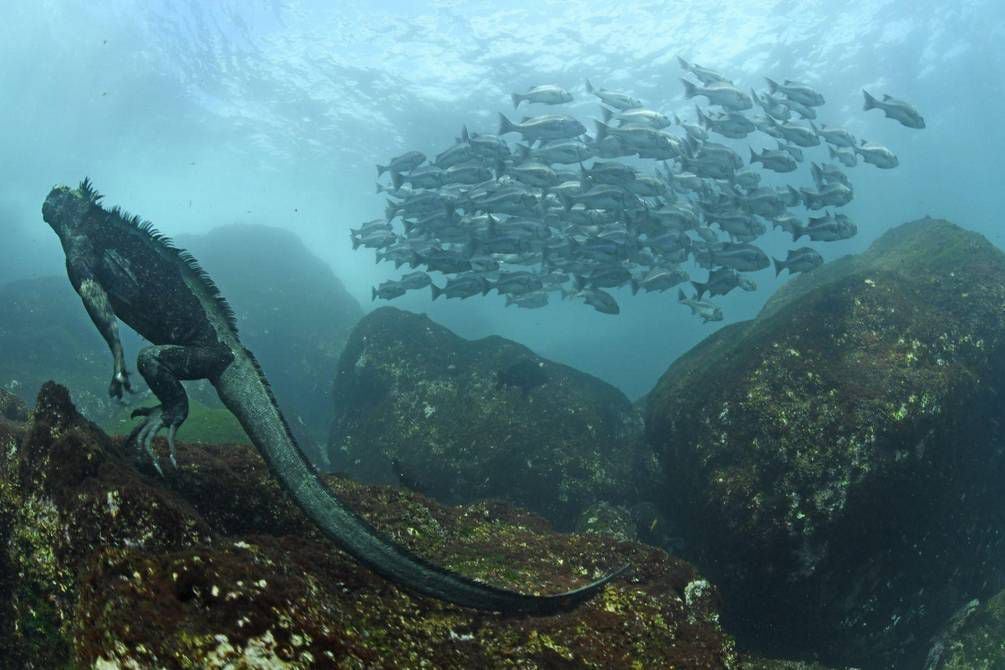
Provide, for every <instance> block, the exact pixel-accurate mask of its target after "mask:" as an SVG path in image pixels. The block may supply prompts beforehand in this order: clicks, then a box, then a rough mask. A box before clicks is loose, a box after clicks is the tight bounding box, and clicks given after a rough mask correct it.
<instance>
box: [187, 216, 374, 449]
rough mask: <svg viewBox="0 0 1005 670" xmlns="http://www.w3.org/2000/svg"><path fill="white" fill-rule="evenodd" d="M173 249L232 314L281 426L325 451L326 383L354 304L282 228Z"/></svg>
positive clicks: (192, 238) (354, 314) (211, 237)
mask: <svg viewBox="0 0 1005 670" xmlns="http://www.w3.org/2000/svg"><path fill="white" fill-rule="evenodd" d="M177 243H178V246H181V247H184V248H186V249H188V250H189V251H190V252H191V253H192V255H194V256H195V257H196V258H198V259H199V262H200V263H201V264H202V266H203V268H205V269H206V271H207V272H209V274H210V276H211V277H213V280H214V281H215V282H216V283H217V285H218V286H219V287H220V290H221V291H222V292H223V295H224V296H226V298H227V300H228V302H230V305H231V307H233V308H234V312H235V314H236V316H237V326H238V329H239V330H240V333H241V340H242V341H243V342H244V343H245V345H247V347H248V348H249V349H251V351H253V352H254V353H255V357H256V358H257V359H258V361H259V362H260V363H261V364H262V367H263V368H264V370H265V373H266V375H267V376H268V377H269V381H270V383H271V384H272V388H273V390H274V391H275V393H276V397H277V398H278V399H279V402H280V405H282V407H283V410H284V412H285V413H286V414H287V415H288V416H287V419H288V420H289V421H290V423H291V424H293V425H294V426H301V428H302V430H303V431H305V432H306V433H307V434H308V435H309V436H310V437H311V438H312V439H313V441H315V442H317V443H318V444H322V445H323V444H324V443H325V440H326V438H327V434H328V427H329V425H330V424H331V418H332V396H331V390H332V389H331V384H332V378H333V376H334V374H335V370H336V367H337V365H338V357H339V354H340V353H341V352H342V348H343V347H344V346H345V342H346V339H347V338H348V336H349V332H350V331H351V330H352V328H353V326H355V325H356V322H357V321H359V319H360V318H361V317H362V316H363V310H362V308H361V307H360V305H359V303H358V302H357V301H356V299H355V298H353V297H352V296H351V295H349V293H348V292H347V291H346V290H345V287H344V286H343V285H342V282H341V281H340V280H339V279H338V277H336V276H335V274H334V273H333V272H332V270H331V268H330V267H329V266H328V264H327V263H325V262H324V261H322V260H321V259H320V258H318V257H317V256H315V255H314V254H312V253H311V252H310V251H309V250H308V249H307V247H305V246H304V244H303V242H301V241H300V238H298V237H297V236H296V235H295V234H294V233H292V232H290V231H288V230H284V229H282V228H272V227H269V226H260V225H245V224H234V225H229V226H222V227H220V228H215V229H213V230H211V231H209V232H208V233H206V234H205V235H182V236H179V237H178V239H177ZM317 455H318V453H315V454H314V456H317Z"/></svg>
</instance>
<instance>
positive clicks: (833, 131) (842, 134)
mask: <svg viewBox="0 0 1005 670" xmlns="http://www.w3.org/2000/svg"><path fill="white" fill-rule="evenodd" d="M810 128H812V129H813V132H815V133H816V134H817V136H818V137H822V138H823V139H824V141H826V142H827V144H833V145H834V146H836V147H845V148H849V147H854V146H855V145H856V144H858V141H857V140H856V139H855V137H854V136H853V135H852V134H851V133H849V132H848V131H847V130H845V129H844V128H828V127H827V126H826V125H821V126H820V127H819V128H817V127H816V126H815V125H813V122H812V121H810Z"/></svg>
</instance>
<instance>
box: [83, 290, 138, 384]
mask: <svg viewBox="0 0 1005 670" xmlns="http://www.w3.org/2000/svg"><path fill="white" fill-rule="evenodd" d="M77 292H78V293H79V294H80V298H81V299H82V300H83V301H84V308H85V309H86V310H87V313H88V314H89V315H90V317H91V321H93V322H94V325H95V326H97V328H98V332H100V333H101V336H102V337H103V338H104V339H105V343H106V344H108V348H109V349H110V350H111V352H112V358H113V359H114V362H113V369H112V381H111V383H110V384H109V385H108V395H110V396H111V397H113V398H118V399H119V400H121V399H122V390H123V389H125V390H126V391H129V392H130V393H131V392H132V390H133V388H132V386H131V385H130V383H129V373H128V372H127V371H126V359H125V355H124V354H123V352H122V342H121V341H120V340H119V324H118V320H117V319H116V317H115V311H114V310H113V309H112V304H111V302H109V300H108V294H107V293H106V292H105V289H104V288H102V286H101V284H99V283H98V282H97V281H96V280H95V279H94V278H92V277H86V278H84V279H82V280H81V281H80V284H79V288H78V289H77Z"/></svg>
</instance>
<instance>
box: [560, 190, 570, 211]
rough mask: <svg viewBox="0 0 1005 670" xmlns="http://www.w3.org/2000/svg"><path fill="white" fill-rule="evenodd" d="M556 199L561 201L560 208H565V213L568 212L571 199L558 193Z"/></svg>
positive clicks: (565, 194)
mask: <svg viewBox="0 0 1005 670" xmlns="http://www.w3.org/2000/svg"><path fill="white" fill-rule="evenodd" d="M558 197H559V198H560V199H561V201H562V207H564V208H565V211H567V212H568V211H569V210H570V209H572V199H571V198H569V195H568V194H567V193H559V194H558Z"/></svg>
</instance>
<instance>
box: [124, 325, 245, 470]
mask: <svg viewBox="0 0 1005 670" xmlns="http://www.w3.org/2000/svg"><path fill="white" fill-rule="evenodd" d="M233 360H234V357H233V355H232V354H231V352H230V349H228V348H227V347H225V346H223V345H215V346H187V347H186V346H179V345H173V344H172V345H163V346H157V347H146V348H144V349H142V350H141V351H140V353H139V356H138V357H137V359H136V369H137V370H139V371H140V374H141V375H143V379H144V380H146V382H147V385H148V386H149V387H150V390H151V391H153V394H154V395H155V396H157V399H158V400H159V401H160V403H161V404H160V405H157V406H156V407H146V408H142V409H138V410H136V411H134V412H133V417H134V418H135V417H138V416H143V417H145V419H144V420H143V421H142V422H141V423H140V424H138V425H137V426H136V427H135V428H134V429H133V431H132V433H130V435H129V438H128V440H127V442H132V441H134V440H135V442H136V445H137V446H138V447H142V448H143V450H144V451H145V452H146V454H147V455H148V456H149V457H150V460H151V461H152V462H153V464H154V467H155V468H156V469H157V472H158V473H159V474H160V475H161V476H162V477H163V476H164V472H163V471H162V470H161V466H160V463H158V462H157V457H156V455H154V452H153V440H154V436H156V435H157V433H158V432H160V430H161V429H164V428H166V429H167V431H168V433H167V440H168V447H169V449H170V452H171V465H173V466H174V467H175V468H177V467H178V460H177V458H176V456H175V444H174V438H175V434H176V433H177V432H178V428H180V427H181V425H182V424H183V423H184V422H185V419H187V418H188V394H186V393H185V388H184V387H183V386H182V385H181V380H183V379H185V380H193V379H212V378H215V377H216V376H217V375H219V374H220V373H221V372H223V370H224V369H226V367H227V366H228V365H230V363H231V361H233Z"/></svg>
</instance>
